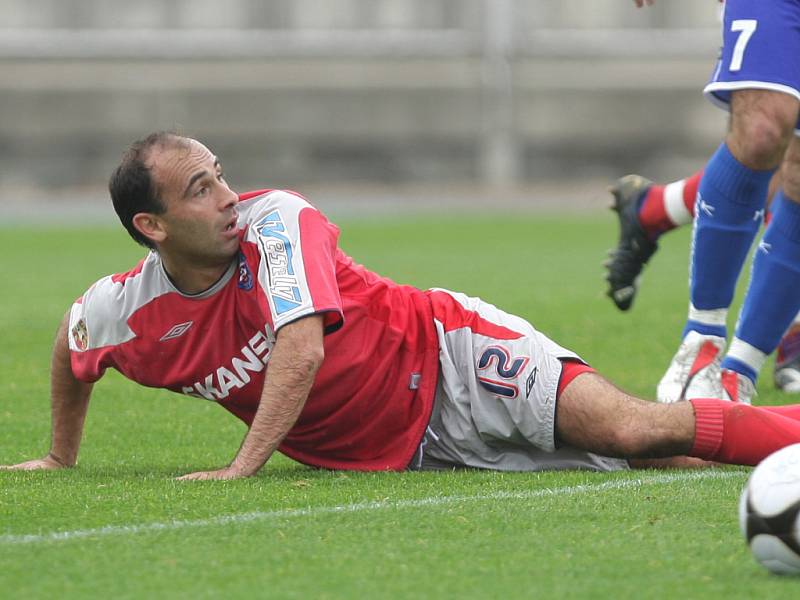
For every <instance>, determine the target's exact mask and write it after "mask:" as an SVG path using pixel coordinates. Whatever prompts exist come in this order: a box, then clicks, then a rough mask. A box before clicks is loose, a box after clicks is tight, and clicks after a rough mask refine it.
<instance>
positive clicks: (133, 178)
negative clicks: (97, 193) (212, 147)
mask: <svg viewBox="0 0 800 600" xmlns="http://www.w3.org/2000/svg"><path fill="white" fill-rule="evenodd" d="M185 143H186V140H185V138H183V137H182V136H180V135H178V134H177V133H174V132H172V131H156V132H154V133H151V134H150V135H148V136H147V137H145V138H142V139H140V140H136V141H135V142H133V143H132V144H131V145H130V147H129V148H128V150H127V151H126V152H125V154H123V156H122V161H121V162H120V164H119V166H118V167H117V168H116V169H114V172H113V173H112V174H111V179H110V180H109V182H108V191H109V193H110V194H111V202H112V203H113V204H114V210H115V211H116V213H117V216H118V217H119V220H120V221H121V222H122V225H123V226H124V227H125V229H126V230H127V231H128V233H129V234H130V236H131V237H132V238H133V239H134V240H136V242H138V243H139V244H141V245H142V246H145V247H147V248H150V249H153V250H154V249H155V244H154V243H153V241H152V240H150V239H148V238H146V237H145V236H144V235H142V233H141V232H140V231H139V230H138V229H136V227H134V226H133V217H134V215H136V214H137V213H141V212H146V213H153V214H157V215H159V214H161V213H163V212H164V211H165V210H166V207H165V206H164V204H163V202H161V199H160V197H159V190H158V186H157V185H156V182H155V181H153V177H152V174H151V173H150V168H149V167H148V166H147V165H146V164H145V161H146V160H147V158H148V156H149V155H150V151H151V150H152V149H153V147H154V146H171V145H178V146H180V145H183V144H185Z"/></svg>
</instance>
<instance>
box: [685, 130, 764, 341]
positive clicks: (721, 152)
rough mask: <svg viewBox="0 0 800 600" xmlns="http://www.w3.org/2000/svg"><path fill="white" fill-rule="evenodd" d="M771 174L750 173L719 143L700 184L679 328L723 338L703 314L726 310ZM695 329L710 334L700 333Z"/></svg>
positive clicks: (757, 223)
mask: <svg viewBox="0 0 800 600" xmlns="http://www.w3.org/2000/svg"><path fill="white" fill-rule="evenodd" d="M772 172H773V171H772V170H768V171H754V170H753V169H749V168H747V167H746V166H744V165H743V164H741V163H740V162H739V161H738V160H736V158H734V156H733V155H732V154H731V152H730V150H728V147H727V145H725V144H722V145H721V146H720V147H719V148H718V149H717V151H716V152H715V153H714V155H713V156H712V157H711V160H709V162H708V165H707V166H706V169H705V172H704V173H703V177H702V179H701V180H700V187H699V193H698V196H697V206H696V208H695V212H696V217H695V221H694V238H693V242H692V259H691V280H690V287H691V306H692V308H693V309H694V314H690V315H689V321H688V322H687V324H686V329H685V330H684V336H685V335H686V333H688V331H691V330H694V331H698V332H700V333H706V334H707V335H720V334H721V336H722V337H724V336H725V325H724V323H723V324H722V325H720V324H719V323H718V322H717V321H713V320H712V321H710V322H708V321H707V320H706V316H707V315H706V313H705V311H716V310H719V309H724V310H727V309H728V307H729V306H730V304H731V300H732V299H733V292H734V289H735V287H736V280H737V278H738V277H739V272H740V271H741V269H742V265H743V264H744V260H745V258H746V257H747V253H748V251H749V249H750V245H751V243H752V241H753V238H754V237H755V234H756V232H757V231H758V228H759V226H760V224H761V220H762V217H763V212H762V210H763V208H764V202H765V199H766V196H767V189H768V187H769V180H770V178H771V177H772ZM701 325H706V326H710V327H713V332H711V333H708V332H707V331H701V329H702V328H701V327H700V326H701Z"/></svg>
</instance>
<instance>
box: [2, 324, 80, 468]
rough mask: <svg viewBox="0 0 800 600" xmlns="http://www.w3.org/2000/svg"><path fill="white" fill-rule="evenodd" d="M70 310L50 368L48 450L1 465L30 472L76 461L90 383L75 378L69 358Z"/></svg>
mask: <svg viewBox="0 0 800 600" xmlns="http://www.w3.org/2000/svg"><path fill="white" fill-rule="evenodd" d="M68 329H69V313H67V315H66V316H65V317H64V320H63V321H61V326H60V327H59V328H58V333H56V340H55V344H54V346H53V359H52V364H51V369H50V402H51V414H52V417H51V418H52V439H51V442H50V452H48V454H47V456H45V457H44V458H39V459H36V460H29V461H27V462H23V463H19V464H17V465H10V466H4V467H0V468H2V469H19V470H26V471H32V470H36V469H60V468H63V467H73V466H75V463H76V462H77V460H78V448H79V447H80V444H81V436H82V435H83V424H84V422H85V420H86V411H87V409H88V408H89V396H90V395H91V393H92V384H90V383H84V382H82V381H79V380H77V379H76V378H75V375H73V373H72V366H71V365H70V358H69V345H68V343H67V330H68Z"/></svg>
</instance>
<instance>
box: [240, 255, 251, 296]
mask: <svg viewBox="0 0 800 600" xmlns="http://www.w3.org/2000/svg"><path fill="white" fill-rule="evenodd" d="M239 289H240V290H244V291H246V292H249V291H250V290H252V289H253V273H252V271H250V265H248V264H247V258H246V257H245V255H244V254H243V253H241V252H239Z"/></svg>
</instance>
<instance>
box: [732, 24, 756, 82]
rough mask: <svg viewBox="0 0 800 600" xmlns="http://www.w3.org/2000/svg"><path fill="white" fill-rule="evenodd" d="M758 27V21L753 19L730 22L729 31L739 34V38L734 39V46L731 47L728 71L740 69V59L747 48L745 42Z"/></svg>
mask: <svg viewBox="0 0 800 600" xmlns="http://www.w3.org/2000/svg"><path fill="white" fill-rule="evenodd" d="M756 27H758V21H756V20H755V19H736V20H735V21H732V22H731V31H732V32H736V31H738V32H739V37H738V38H736V44H735V45H734V46H733V55H732V56H731V66H730V67H729V68H728V70H729V71H731V72H734V71H738V70H739V69H741V68H742V59H743V58H744V50H745V48H747V42H749V41H750V38H751V37H752V36H753V33H755V31H756Z"/></svg>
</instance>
